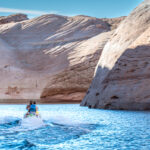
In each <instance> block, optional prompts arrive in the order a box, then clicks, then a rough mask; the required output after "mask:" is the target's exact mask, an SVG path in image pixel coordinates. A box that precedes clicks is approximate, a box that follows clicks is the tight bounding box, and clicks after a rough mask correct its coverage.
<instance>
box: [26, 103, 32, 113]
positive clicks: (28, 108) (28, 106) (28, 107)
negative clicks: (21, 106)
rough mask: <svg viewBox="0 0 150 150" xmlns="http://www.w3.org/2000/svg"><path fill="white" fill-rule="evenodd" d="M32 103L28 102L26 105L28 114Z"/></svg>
mask: <svg viewBox="0 0 150 150" xmlns="http://www.w3.org/2000/svg"><path fill="white" fill-rule="evenodd" d="M32 103H33V102H32V101H30V103H29V104H28V105H27V107H26V109H27V110H28V112H29V111H30V106H31V105H32Z"/></svg>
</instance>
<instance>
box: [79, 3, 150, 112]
mask: <svg viewBox="0 0 150 150" xmlns="http://www.w3.org/2000/svg"><path fill="white" fill-rule="evenodd" d="M81 105H84V106H89V107H92V108H104V109H131V110H149V109H150V0H145V1H144V2H143V3H142V4H141V5H139V6H138V7H137V8H136V9H135V10H134V11H133V12H132V13H131V14H130V15H129V16H128V17H127V18H125V20H123V21H122V22H121V24H120V25H119V27H118V28H117V29H116V31H115V32H114V33H113V35H112V38H111V40H110V41H108V42H107V44H106V45H105V47H104V50H103V52H102V55H101V57H100V59H99V62H98V65H97V67H96V70H95V75H94V79H93V81H92V84H91V86H90V88H89V89H88V92H87V94H86V96H85V97H84V99H83V101H82V103H81Z"/></svg>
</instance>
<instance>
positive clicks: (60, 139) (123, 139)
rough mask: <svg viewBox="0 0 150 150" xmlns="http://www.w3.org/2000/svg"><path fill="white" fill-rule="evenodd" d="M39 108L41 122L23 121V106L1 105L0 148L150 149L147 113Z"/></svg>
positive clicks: (68, 106) (74, 106) (63, 106)
mask: <svg viewBox="0 0 150 150" xmlns="http://www.w3.org/2000/svg"><path fill="white" fill-rule="evenodd" d="M38 107H39V112H40V114H41V116H42V119H37V118H28V119H23V116H24V114H25V112H26V110H25V105H0V149H4V150H7V149H11V150H17V149H18V150H19V149H20V150H30V149H31V150H32V149H33V150H36V149H37V150H45V149H48V150H80V149H81V150H107V149H108V150H150V112H144V111H143V112H140V111H115V110H99V109H88V108H86V107H80V106H79V105H78V104H56V105H38Z"/></svg>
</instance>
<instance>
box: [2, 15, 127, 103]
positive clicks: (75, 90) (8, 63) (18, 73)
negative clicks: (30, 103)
mask: <svg viewBox="0 0 150 150" xmlns="http://www.w3.org/2000/svg"><path fill="white" fill-rule="evenodd" d="M18 18H19V19H18ZM122 19H124V17H123V18H122ZM122 19H120V18H118V20H117V19H116V23H114V21H110V22H109V19H105V20H104V19H98V18H93V17H88V16H75V17H66V16H60V15H54V14H50V15H43V16H40V17H37V18H33V19H27V17H26V16H25V15H20V17H19V16H18V15H17V16H15V15H12V16H8V17H5V18H3V17H1V18H0V74H1V77H0V78H1V83H0V99H1V101H2V99H3V102H22V101H19V100H21V99H40V100H41V102H60V101H64V102H65V101H69V102H73V101H81V100H82V98H83V97H84V95H85V92H86V90H87V89H88V87H89V84H90V83H91V80H92V77H93V74H94V70H95V66H96V64H97V62H98V59H99V57H100V55H101V51H102V49H103V47H104V45H105V44H106V42H107V41H108V39H110V37H111V35H112V33H113V32H114V31H115V30H112V26H114V24H115V25H116V26H117V24H119V23H120V22H121V21H122ZM1 20H3V21H1ZM111 20H112V19H111ZM18 21H19V22H18ZM114 28H115V27H114ZM9 99H11V100H9ZM16 99H18V100H16Z"/></svg>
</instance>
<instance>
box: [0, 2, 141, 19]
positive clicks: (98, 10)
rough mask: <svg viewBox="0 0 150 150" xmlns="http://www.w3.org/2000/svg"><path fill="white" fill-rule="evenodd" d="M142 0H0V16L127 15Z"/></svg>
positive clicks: (110, 16)
mask: <svg viewBox="0 0 150 150" xmlns="http://www.w3.org/2000/svg"><path fill="white" fill-rule="evenodd" d="M142 1H143V0H0V16H7V15H10V14H14V13H25V14H27V15H28V17H29V18H33V17H36V16H40V15H42V14H47V13H55V14H60V15H66V16H75V15H88V16H93V17H97V18H105V17H107V18H113V17H120V16H127V15H128V14H129V13H130V12H131V11H132V10H133V9H134V8H135V7H136V6H138V5H139V4H140V3H141V2H142Z"/></svg>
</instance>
